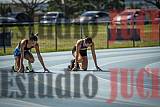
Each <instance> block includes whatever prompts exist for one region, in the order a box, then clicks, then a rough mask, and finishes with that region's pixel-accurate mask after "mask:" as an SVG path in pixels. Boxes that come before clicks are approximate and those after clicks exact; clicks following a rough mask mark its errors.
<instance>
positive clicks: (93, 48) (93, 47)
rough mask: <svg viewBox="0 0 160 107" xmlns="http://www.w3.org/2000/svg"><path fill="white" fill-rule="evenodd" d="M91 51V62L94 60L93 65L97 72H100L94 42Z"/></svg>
mask: <svg viewBox="0 0 160 107" xmlns="http://www.w3.org/2000/svg"><path fill="white" fill-rule="evenodd" d="M91 51H92V57H93V60H94V64H95V66H96V68H97V70H101V69H100V68H99V67H98V65H97V57H96V53H95V45H94V42H92V45H91Z"/></svg>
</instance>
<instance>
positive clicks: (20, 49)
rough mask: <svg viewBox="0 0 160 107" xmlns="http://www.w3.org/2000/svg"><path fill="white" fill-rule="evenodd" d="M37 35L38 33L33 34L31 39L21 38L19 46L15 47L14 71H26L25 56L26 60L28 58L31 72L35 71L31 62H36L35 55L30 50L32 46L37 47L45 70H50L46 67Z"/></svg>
mask: <svg viewBox="0 0 160 107" xmlns="http://www.w3.org/2000/svg"><path fill="white" fill-rule="evenodd" d="M37 35H38V34H31V37H29V39H23V40H21V41H20V42H19V44H18V45H17V47H16V48H15V50H14V57H15V66H14V67H13V69H14V71H17V72H24V65H23V59H24V58H25V59H26V60H28V67H27V68H28V70H29V71H30V72H33V69H32V65H31V63H34V57H33V55H32V53H31V52H30V50H31V49H32V48H35V50H36V53H37V56H38V59H39V61H40V63H41V65H42V66H43V69H44V72H45V71H47V72H49V70H48V69H47V68H46V67H45V65H44V62H43V58H42V56H41V54H40V50H39V44H38V42H37V41H38V37H37Z"/></svg>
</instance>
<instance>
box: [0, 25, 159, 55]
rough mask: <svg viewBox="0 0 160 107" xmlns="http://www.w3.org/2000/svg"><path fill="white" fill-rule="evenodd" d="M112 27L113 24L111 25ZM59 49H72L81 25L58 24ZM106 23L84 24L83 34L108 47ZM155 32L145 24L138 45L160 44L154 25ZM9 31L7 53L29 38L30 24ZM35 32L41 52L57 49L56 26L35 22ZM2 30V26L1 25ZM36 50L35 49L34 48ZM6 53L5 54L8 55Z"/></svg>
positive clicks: (123, 44) (113, 44)
mask: <svg viewBox="0 0 160 107" xmlns="http://www.w3.org/2000/svg"><path fill="white" fill-rule="evenodd" d="M109 27H110V28H111V26H109ZM136 27H137V28H140V29H143V28H142V27H143V26H136ZM56 28H57V51H66V50H71V49H72V47H73V45H74V44H75V43H76V41H77V40H78V39H80V38H81V35H80V25H73V24H72V25H57V26H56ZM106 28H107V27H106V24H99V25H83V32H84V33H83V34H84V35H85V36H90V37H92V38H93V41H94V42H95V46H96V49H106V48H107V37H108V35H107V30H106ZM154 28H155V30H154V32H151V31H152V25H145V26H144V32H142V30H141V41H136V42H135V46H136V47H146V46H158V45H159V29H158V27H157V28H156V27H154ZM6 30H7V31H11V32H12V34H13V36H12V46H11V47H7V48H6V54H7V55H8V54H12V53H13V50H14V48H15V47H16V45H17V44H18V43H19V41H20V40H21V39H23V38H28V37H29V36H28V34H29V26H27V25H25V26H12V27H11V26H10V27H7V29H6ZM32 30H34V32H39V44H40V50H41V52H53V51H56V43H55V41H56V36H55V26H54V25H48V26H42V25H39V24H35V25H34V26H33V27H32ZM0 31H1V32H2V27H0ZM128 47H133V42H132V41H114V42H110V43H109V48H128ZM33 52H34V50H33ZM6 54H5V55H6ZM0 55H4V52H3V48H0Z"/></svg>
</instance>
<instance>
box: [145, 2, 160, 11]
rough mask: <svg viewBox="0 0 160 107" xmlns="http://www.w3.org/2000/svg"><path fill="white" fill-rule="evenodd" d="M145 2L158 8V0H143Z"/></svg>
mask: <svg viewBox="0 0 160 107" xmlns="http://www.w3.org/2000/svg"><path fill="white" fill-rule="evenodd" d="M144 1H145V2H147V3H150V4H152V5H154V6H156V7H157V8H158V9H160V0H144Z"/></svg>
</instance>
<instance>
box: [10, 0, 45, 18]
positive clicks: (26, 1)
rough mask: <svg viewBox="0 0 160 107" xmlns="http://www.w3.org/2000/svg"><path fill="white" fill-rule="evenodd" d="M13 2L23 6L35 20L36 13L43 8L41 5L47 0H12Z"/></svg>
mask: <svg viewBox="0 0 160 107" xmlns="http://www.w3.org/2000/svg"><path fill="white" fill-rule="evenodd" d="M12 2H13V3H14V4H16V5H18V6H22V7H23V8H24V9H25V11H26V13H27V14H28V16H30V18H31V19H32V20H34V13H35V12H36V11H39V10H41V8H39V7H40V6H41V5H43V4H44V3H45V2H46V0H12Z"/></svg>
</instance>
